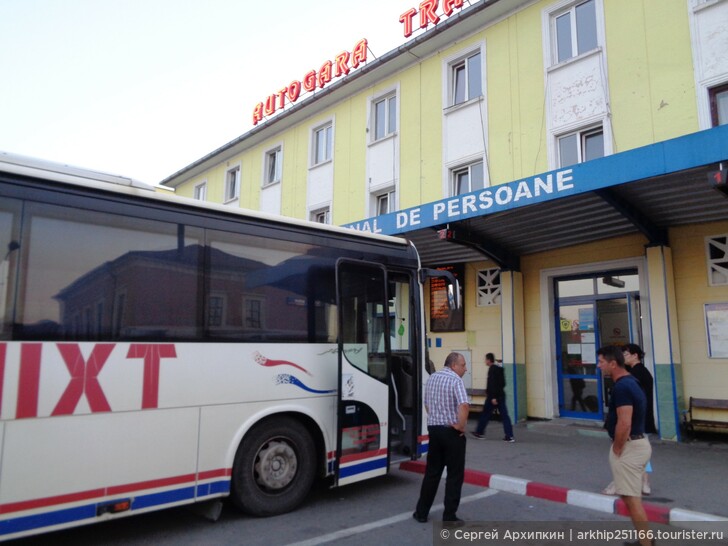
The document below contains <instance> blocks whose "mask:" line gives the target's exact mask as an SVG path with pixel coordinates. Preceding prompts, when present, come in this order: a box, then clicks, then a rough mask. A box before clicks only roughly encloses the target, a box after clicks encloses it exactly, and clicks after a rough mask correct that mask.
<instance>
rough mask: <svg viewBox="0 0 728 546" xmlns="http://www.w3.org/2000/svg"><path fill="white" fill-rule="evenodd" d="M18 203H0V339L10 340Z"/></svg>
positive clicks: (17, 242)
mask: <svg viewBox="0 0 728 546" xmlns="http://www.w3.org/2000/svg"><path fill="white" fill-rule="evenodd" d="M20 206H21V204H20V201H16V200H15V199H6V198H3V200H2V201H0V339H10V336H11V335H12V328H13V315H14V313H13V302H14V301H15V287H16V280H15V272H16V270H17V264H18V256H19V255H20V252H19V250H20Z"/></svg>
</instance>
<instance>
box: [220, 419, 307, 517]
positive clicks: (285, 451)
mask: <svg viewBox="0 0 728 546" xmlns="http://www.w3.org/2000/svg"><path fill="white" fill-rule="evenodd" d="M315 463H316V451H315V446H314V442H313V439H312V438H311V435H310V434H309V432H308V431H307V430H306V428H305V427H304V426H303V425H302V424H301V423H299V422H298V421H296V420H295V419H292V418H290V417H276V418H273V419H270V420H267V421H265V422H263V423H259V424H258V425H256V426H255V427H253V428H252V429H251V430H250V432H249V433H248V434H247V435H246V436H245V438H243V441H242V443H241V444H240V447H239V448H238V452H237V453H236V455H235V464H234V466H233V475H232V492H231V496H232V500H233V502H234V503H235V505H236V506H237V507H238V508H240V509H242V510H243V511H245V512H247V513H249V514H252V515H255V516H273V515H276V514H283V513H284V512H289V511H291V510H293V509H294V508H296V507H297V506H298V505H299V504H300V503H301V502H302V501H303V499H304V498H305V497H306V495H307V494H308V492H309V491H310V489H311V485H312V484H313V480H314V477H315V473H316V468H315Z"/></svg>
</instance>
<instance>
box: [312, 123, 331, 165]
mask: <svg viewBox="0 0 728 546" xmlns="http://www.w3.org/2000/svg"><path fill="white" fill-rule="evenodd" d="M322 131H323V132H325V133H324V134H325V136H324V156H323V157H322V158H319V155H320V154H319V151H320V150H319V138H318V136H319V134H321V132H322ZM333 158H334V123H333V121H331V120H329V121H326V122H325V123H322V124H321V125H317V126H316V127H314V128H313V129H312V130H311V166H312V167H317V166H318V165H323V164H324V163H329V162H330V161H333Z"/></svg>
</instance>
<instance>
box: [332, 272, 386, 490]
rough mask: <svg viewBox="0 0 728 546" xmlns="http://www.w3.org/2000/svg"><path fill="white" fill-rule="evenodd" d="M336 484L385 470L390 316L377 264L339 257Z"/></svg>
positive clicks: (383, 281) (384, 280)
mask: <svg viewBox="0 0 728 546" xmlns="http://www.w3.org/2000/svg"><path fill="white" fill-rule="evenodd" d="M336 281H337V297H338V306H337V307H338V310H339V393H338V418H337V419H338V422H337V447H336V450H337V453H336V455H337V457H336V460H337V465H336V482H337V485H345V484H349V483H354V482H357V481H360V480H364V479H367V478H371V477H374V476H380V475H383V474H386V473H387V469H388V463H389V449H388V447H389V402H390V387H389V385H390V361H389V355H390V354H391V345H390V316H389V306H388V298H387V274H386V271H385V270H384V268H383V267H382V266H380V265H377V264H371V263H364V262H354V261H344V260H342V261H340V262H339V263H338V267H337V278H336Z"/></svg>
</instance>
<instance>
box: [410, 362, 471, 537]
mask: <svg viewBox="0 0 728 546" xmlns="http://www.w3.org/2000/svg"><path fill="white" fill-rule="evenodd" d="M466 371H468V368H467V364H466V363H465V357H464V356H463V355H461V354H460V353H450V354H449V355H448V356H447V358H446V359H445V367H444V368H443V369H442V370H440V371H438V372H435V373H434V374H432V375H431V376H430V378H429V379H428V380H427V384H426V385H425V410H427V430H428V432H429V435H430V445H429V448H428V451H427V466H426V467H425V475H424V477H423V478H422V487H421V488H420V498H419V500H418V501H417V507H416V508H415V512H414V513H413V514H412V517H413V518H414V519H415V520H417V521H419V522H420V523H425V522H427V516H428V515H429V513H430V508H432V503H433V502H434V500H435V495H436V494H437V487H438V485H439V484H440V478H441V477H442V471H443V470H444V469H445V468H447V479H446V481H445V502H444V504H445V511H444V512H443V514H442V521H444V522H452V523H460V522H462V520H461V519H460V518H458V516H457V510H458V506H460V494H461V491H462V488H463V480H464V479H465V426H466V424H467V422H468V414H469V412H470V403H469V402H468V394H467V392H466V390H465V384H464V383H463V380H462V377H463V375H465V372H466Z"/></svg>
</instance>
